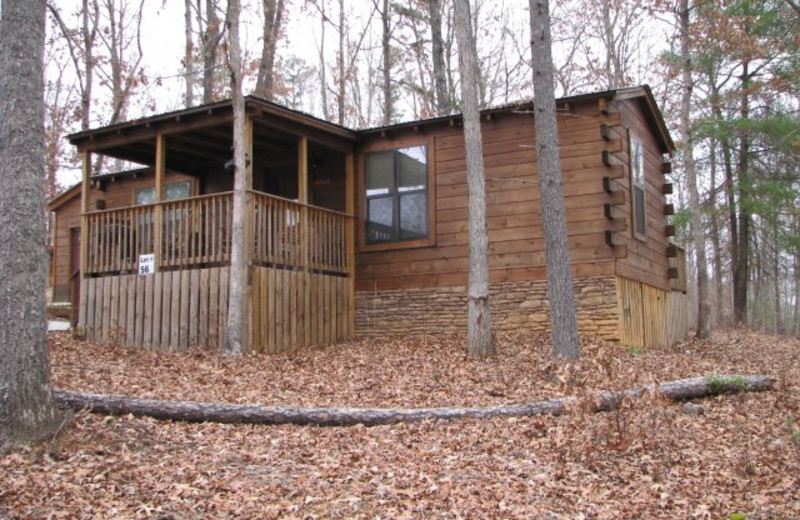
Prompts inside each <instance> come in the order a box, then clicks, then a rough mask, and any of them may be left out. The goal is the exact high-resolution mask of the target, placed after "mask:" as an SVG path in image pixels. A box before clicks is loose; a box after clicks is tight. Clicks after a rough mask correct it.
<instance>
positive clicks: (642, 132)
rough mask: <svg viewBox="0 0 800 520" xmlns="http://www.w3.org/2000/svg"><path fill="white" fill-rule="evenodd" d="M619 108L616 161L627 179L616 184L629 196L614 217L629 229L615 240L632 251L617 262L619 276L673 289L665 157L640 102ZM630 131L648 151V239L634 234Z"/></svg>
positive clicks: (646, 165)
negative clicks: (663, 167) (663, 168)
mask: <svg viewBox="0 0 800 520" xmlns="http://www.w3.org/2000/svg"><path fill="white" fill-rule="evenodd" d="M615 109H617V110H619V113H620V116H621V121H622V126H620V127H616V128H614V129H613V132H614V134H615V135H616V136H617V137H618V138H619V139H620V140H621V142H622V151H621V152H619V153H616V154H614V158H615V161H616V162H618V163H619V164H622V165H624V172H625V176H624V177H622V178H621V179H617V180H615V181H613V182H614V185H615V188H616V189H619V190H621V191H623V192H624V193H625V197H624V199H625V204H624V205H622V206H617V207H616V208H615V209H614V214H615V216H617V217H621V218H624V219H625V222H626V229H627V231H626V232H624V233H617V235H616V237H615V238H616V240H617V242H618V243H620V244H623V245H625V246H626V247H627V249H628V256H627V257H626V258H620V259H618V260H617V266H616V273H617V275H619V276H622V277H624V278H628V279H631V280H637V281H639V282H645V283H648V284H650V285H653V286H655V287H658V288H660V289H664V290H668V289H669V288H670V284H669V279H668V278H667V269H668V267H669V265H668V262H667V253H666V248H667V245H668V237H667V236H666V234H665V231H664V228H665V226H666V224H667V218H666V217H665V216H664V205H665V204H666V196H665V195H664V194H663V192H662V187H663V185H664V183H665V177H664V174H663V173H661V164H662V162H663V159H662V155H661V152H660V149H659V146H658V143H657V141H656V139H655V136H654V135H653V134H652V132H651V130H650V129H649V128H648V126H647V122H646V120H645V119H644V114H643V113H642V109H641V107H640V106H639V104H638V102H635V101H632V102H625V103H616V104H615ZM628 129H629V130H630V134H631V137H636V138H638V139H639V140H640V141H641V142H642V145H643V148H644V173H645V207H646V225H647V236H646V237H645V240H641V239H639V238H635V237H634V232H633V221H632V218H633V212H632V209H631V178H630V163H629V160H630V159H629V155H628V153H629V147H630V143H629V141H628Z"/></svg>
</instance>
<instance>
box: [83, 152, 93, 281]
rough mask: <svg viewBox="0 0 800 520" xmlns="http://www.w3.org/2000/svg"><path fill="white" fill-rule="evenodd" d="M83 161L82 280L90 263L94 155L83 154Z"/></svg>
mask: <svg viewBox="0 0 800 520" xmlns="http://www.w3.org/2000/svg"><path fill="white" fill-rule="evenodd" d="M81 159H82V161H83V166H82V169H83V171H82V173H83V177H82V179H81V249H80V255H81V257H80V270H81V279H83V278H86V269H87V267H88V262H89V217H88V215H87V213H89V199H90V195H91V189H92V186H91V183H90V179H91V177H92V154H91V152H81Z"/></svg>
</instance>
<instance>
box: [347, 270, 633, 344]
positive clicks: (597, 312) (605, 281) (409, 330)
mask: <svg viewBox="0 0 800 520" xmlns="http://www.w3.org/2000/svg"><path fill="white" fill-rule="evenodd" d="M574 284H575V302H576V304H577V314H578V328H579V330H580V332H581V334H582V335H585V336H594V337H600V338H603V339H609V340H616V339H619V319H618V314H617V291H616V284H615V280H614V277H613V276H600V277H590V278H578V279H575V280H574ZM490 302H491V307H492V320H493V329H494V331H496V332H515V331H549V329H550V316H549V302H548V300H547V282H545V281H544V280H535V281H523V282H508V283H502V284H496V285H492V287H491V297H490ZM466 320H467V294H466V287H440V288H430V289H428V288H426V289H404V290H390V291H363V292H358V293H357V294H356V331H357V333H359V334H364V335H373V334H383V335H386V334H388V335H395V334H396V335H405V334H453V333H464V332H465V330H466Z"/></svg>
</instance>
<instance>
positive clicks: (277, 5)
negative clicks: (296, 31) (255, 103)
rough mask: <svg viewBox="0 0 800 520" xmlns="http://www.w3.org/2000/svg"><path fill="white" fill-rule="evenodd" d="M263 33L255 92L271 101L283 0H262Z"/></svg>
mask: <svg viewBox="0 0 800 520" xmlns="http://www.w3.org/2000/svg"><path fill="white" fill-rule="evenodd" d="M262 6H263V10H264V34H263V47H262V49H261V62H260V63H259V66H258V80H257V82H256V90H255V94H256V95H257V96H260V97H262V98H264V99H267V100H269V101H272V99H273V97H274V96H275V92H274V88H275V87H274V84H275V54H276V49H277V47H278V40H279V39H280V34H281V27H282V25H283V18H284V9H285V2H284V0H263V1H262Z"/></svg>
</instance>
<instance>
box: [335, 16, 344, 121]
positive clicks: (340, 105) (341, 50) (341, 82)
mask: <svg viewBox="0 0 800 520" xmlns="http://www.w3.org/2000/svg"><path fill="white" fill-rule="evenodd" d="M345 37H346V31H345V28H344V0H339V56H338V59H337V60H336V65H337V67H336V68H337V69H338V71H339V77H338V78H337V84H338V88H339V92H338V94H339V95H338V97H337V98H336V101H337V104H338V107H337V108H338V110H339V114H338V117H339V119H338V122H339V125H344V108H345V93H344V90H345V82H346V79H345V73H344V43H345Z"/></svg>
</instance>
